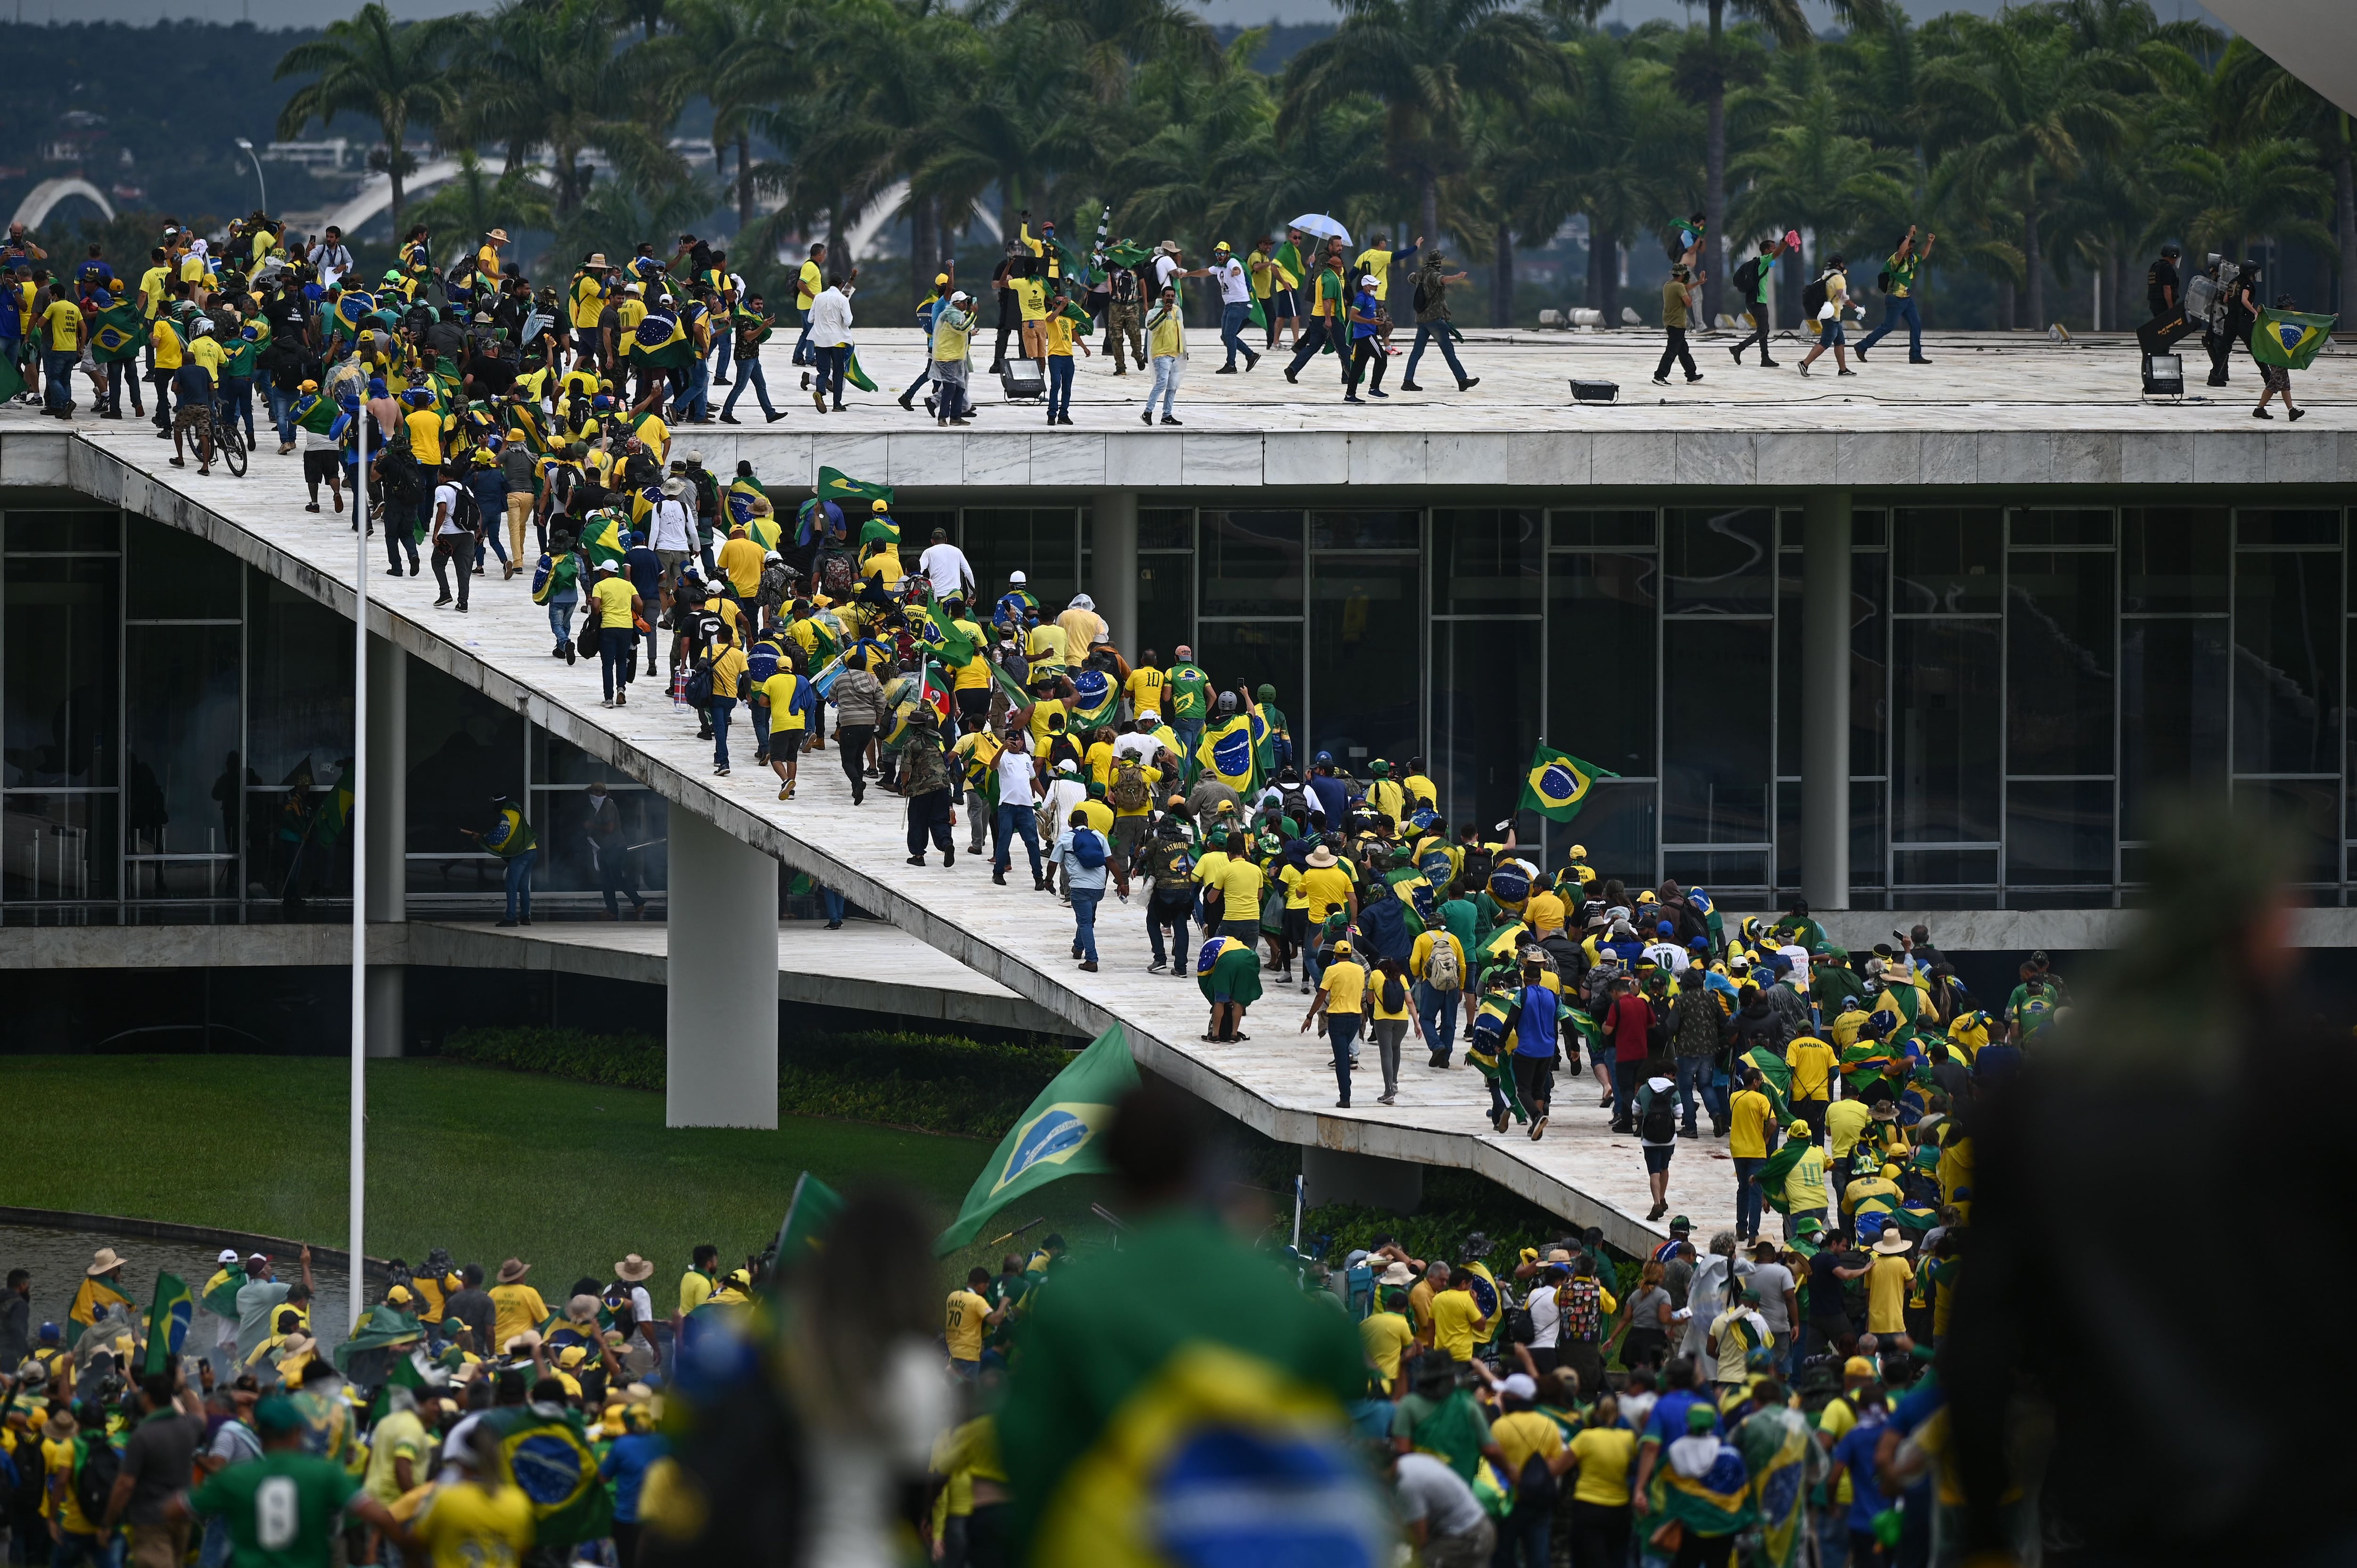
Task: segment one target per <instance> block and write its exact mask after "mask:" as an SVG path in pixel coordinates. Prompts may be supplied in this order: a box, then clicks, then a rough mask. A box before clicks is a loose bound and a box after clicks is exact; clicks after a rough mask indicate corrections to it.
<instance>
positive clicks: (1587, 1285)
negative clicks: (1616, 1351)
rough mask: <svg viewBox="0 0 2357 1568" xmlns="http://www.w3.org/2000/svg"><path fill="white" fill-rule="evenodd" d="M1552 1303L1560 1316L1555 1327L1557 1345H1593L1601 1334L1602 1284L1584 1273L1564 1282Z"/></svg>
mask: <svg viewBox="0 0 2357 1568" xmlns="http://www.w3.org/2000/svg"><path fill="white" fill-rule="evenodd" d="M1555 1303H1556V1305H1558V1306H1560V1307H1561V1308H1562V1309H1563V1311H1562V1316H1560V1317H1558V1318H1557V1319H1556V1320H1555V1322H1556V1328H1555V1343H1556V1344H1557V1345H1559V1346H1561V1345H1593V1344H1595V1343H1596V1342H1597V1340H1598V1339H1599V1338H1601V1337H1603V1333H1604V1300H1603V1294H1602V1287H1601V1286H1599V1285H1598V1283H1596V1281H1595V1280H1593V1279H1592V1278H1589V1277H1588V1276H1587V1275H1581V1276H1580V1277H1579V1278H1577V1279H1575V1280H1571V1281H1569V1282H1568V1283H1566V1284H1565V1285H1564V1287H1563V1289H1562V1290H1561V1291H1560V1292H1558V1293H1557V1294H1556V1296H1555Z"/></svg>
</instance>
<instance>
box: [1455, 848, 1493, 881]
mask: <svg viewBox="0 0 2357 1568" xmlns="http://www.w3.org/2000/svg"><path fill="white" fill-rule="evenodd" d="M1493 865H1494V863H1493V862H1492V861H1491V858H1490V852H1489V851H1488V850H1486V849H1484V848H1482V847H1481V846H1480V844H1478V843H1469V844H1467V845H1466V846H1465V869H1464V870H1463V871H1462V872H1460V873H1459V874H1458V875H1459V876H1460V877H1461V878H1462V880H1463V881H1464V883H1465V886H1468V887H1486V886H1489V885H1490V872H1491V869H1492V867H1493Z"/></svg>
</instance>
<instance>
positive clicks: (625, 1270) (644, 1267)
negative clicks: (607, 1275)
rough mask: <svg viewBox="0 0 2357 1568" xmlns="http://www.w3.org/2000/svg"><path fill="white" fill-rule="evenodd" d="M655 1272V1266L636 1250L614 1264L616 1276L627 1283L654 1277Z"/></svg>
mask: <svg viewBox="0 0 2357 1568" xmlns="http://www.w3.org/2000/svg"><path fill="white" fill-rule="evenodd" d="M654 1272H655V1266H654V1265H653V1264H652V1263H650V1262H647V1261H646V1260H645V1259H644V1258H641V1257H640V1256H639V1255H638V1254H637V1253H636V1252H633V1253H631V1254H630V1256H629V1257H627V1258H624V1259H623V1260H622V1261H621V1262H619V1263H616V1264H615V1265H614V1277H615V1278H616V1279H618V1280H620V1281H621V1282H622V1283H625V1284H636V1283H639V1282H640V1280H643V1279H648V1278H651V1277H652V1275H653V1274H654Z"/></svg>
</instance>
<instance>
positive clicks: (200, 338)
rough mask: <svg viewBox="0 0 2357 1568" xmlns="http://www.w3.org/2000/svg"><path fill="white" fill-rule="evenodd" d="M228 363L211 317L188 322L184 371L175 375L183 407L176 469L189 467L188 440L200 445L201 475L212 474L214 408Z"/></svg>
mask: <svg viewBox="0 0 2357 1568" xmlns="http://www.w3.org/2000/svg"><path fill="white" fill-rule="evenodd" d="M228 360H229V352H228V350H227V349H223V348H222V347H221V338H219V337H218V336H217V335H216V334H215V332H214V329H213V324H212V319H211V317H204V316H199V317H197V318H196V319H195V320H193V321H191V322H189V323H188V347H187V349H184V350H183V351H182V354H181V358H180V368H179V369H178V371H174V372H173V374H172V392H173V394H174V396H175V397H176V398H177V399H178V403H179V405H180V408H179V412H178V414H176V415H175V416H174V417H173V420H172V467H175V468H185V467H188V464H187V463H186V462H184V461H183V460H182V458H181V453H182V450H183V447H182V443H183V441H184V440H186V441H192V442H193V443H194V444H195V446H196V448H197V472H198V473H199V474H210V473H211V472H212V461H213V444H214V439H215V437H214V424H213V406H214V403H215V402H216V401H217V399H218V397H219V395H220V392H221V367H222V366H223V365H224V364H226V363H227V362H228Z"/></svg>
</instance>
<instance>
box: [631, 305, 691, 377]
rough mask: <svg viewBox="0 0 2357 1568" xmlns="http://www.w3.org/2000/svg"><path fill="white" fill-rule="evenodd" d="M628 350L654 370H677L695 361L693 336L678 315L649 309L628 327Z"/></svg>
mask: <svg viewBox="0 0 2357 1568" xmlns="http://www.w3.org/2000/svg"><path fill="white" fill-rule="evenodd" d="M630 353H631V356H632V357H633V358H635V359H637V360H639V361H640V363H641V364H647V365H652V366H654V367H655V368H656V369H657V370H665V371H668V370H676V369H678V368H680V367H681V366H683V365H690V364H693V363H694V362H695V340H694V338H690V337H689V336H688V335H687V329H686V328H684V327H682V326H681V325H680V322H679V317H677V316H675V315H672V314H669V313H667V312H658V311H649V312H648V313H647V314H646V315H644V316H642V317H640V318H639V324H638V326H636V327H634V328H631V329H630Z"/></svg>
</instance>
